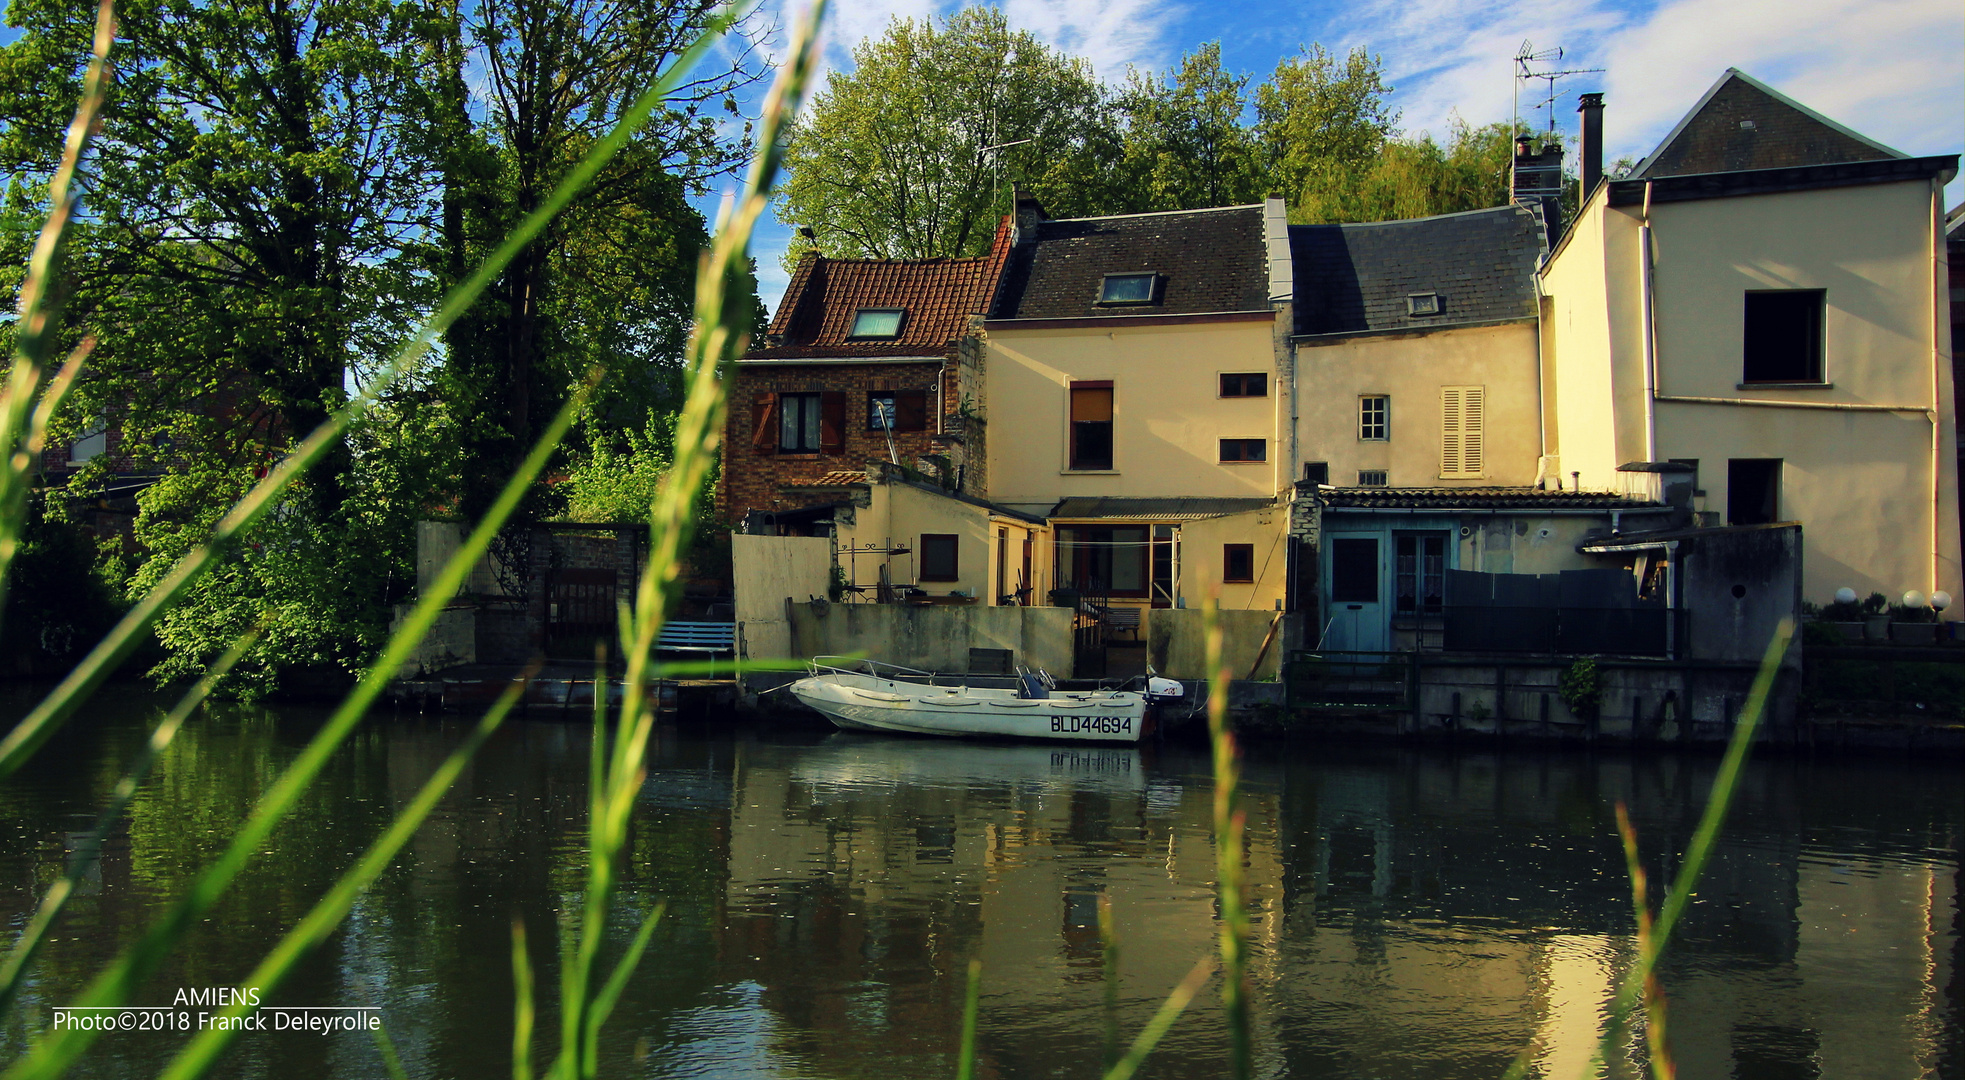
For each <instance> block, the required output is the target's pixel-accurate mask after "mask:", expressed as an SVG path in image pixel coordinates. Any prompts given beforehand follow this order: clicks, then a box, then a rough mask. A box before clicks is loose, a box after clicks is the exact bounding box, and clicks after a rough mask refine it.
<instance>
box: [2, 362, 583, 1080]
mask: <svg viewBox="0 0 1965 1080" xmlns="http://www.w3.org/2000/svg"><path fill="white" fill-rule="evenodd" d="M591 386H592V384H591V382H590V383H589V384H588V387H587V388H583V389H582V390H581V391H580V392H579V393H576V394H574V395H573V396H572V399H571V400H569V401H568V402H567V403H566V406H565V407H564V408H562V409H561V410H560V411H559V413H558V415H556V416H555V417H553V422H552V423H551V424H550V425H548V427H547V429H546V433H545V434H544V435H542V436H540V440H539V443H538V445H536V446H534V447H533V449H532V453H531V454H529V455H528V456H527V457H526V459H525V462H524V463H523V464H522V465H520V467H519V470H518V472H516V473H514V474H513V476H512V478H511V479H510V480H509V481H507V483H506V485H505V490H504V491H502V492H500V493H499V496H498V500H497V501H496V502H494V503H493V504H492V506H491V509H490V510H489V511H487V512H486V514H485V517H484V520H483V521H480V522H479V523H478V525H477V527H476V528H475V529H473V530H472V532H471V535H470V536H469V537H468V538H466V539H465V541H464V543H462V544H461V545H459V546H458V548H457V550H456V552H454V553H453V554H452V555H451V558H450V561H449V562H447V563H445V564H444V567H443V570H442V571H441V572H439V573H438V575H437V579H436V582H435V584H434V585H433V586H432V587H431V589H430V590H429V592H428V593H426V594H425V595H423V596H421V597H419V598H418V599H417V602H416V605H415V607H413V608H412V609H411V610H410V613H409V615H408V616H407V617H405V618H404V619H403V622H402V625H401V626H400V627H399V628H398V630H397V632H396V634H395V635H394V636H393V637H391V638H390V640H389V643H388V645H386V646H385V647H384V648H383V650H382V656H381V658H380V659H378V660H377V661H376V662H375V663H374V664H372V665H370V666H369V668H368V670H367V671H366V672H365V673H364V674H363V676H362V679H361V682H359V683H358V684H357V685H356V686H355V689H354V690H353V691H351V692H350V693H349V695H348V697H347V698H345V699H343V701H342V702H341V704H340V705H339V706H338V707H337V708H336V709H335V711H334V713H333V715H331V716H330V717H329V718H328V720H327V722H326V723H325V724H323V725H322V726H321V728H320V730H319V731H317V732H315V734H314V737H313V738H312V739H311V740H309V741H308V743H307V746H306V747H305V748H304V749H303V750H302V751H301V752H300V755H299V756H298V757H297V758H295V759H294V761H293V763H292V764H290V765H288V766H287V768H286V770H285V771H284V772H282V773H281V774H280V777H279V779H278V780H276V781H274V783H273V786H272V787H271V788H269V789H268V790H267V792H266V794H264V795H262V796H261V797H260V800H259V805H258V806H257V807H255V808H254V810H253V813H252V815H251V816H250V817H248V818H247V819H246V821H245V823H244V824H243V825H241V826H240V827H239V831H238V832H237V833H235V834H234V835H233V837H232V840H231V842H230V843H229V844H228V845H227V846H226V848H225V851H224V852H223V853H221V854H220V855H219V857H218V858H217V859H216V860H215V861H214V862H213V863H212V864H211V865H210V866H208V867H206V868H205V870H204V871H203V872H202V873H200V874H199V875H198V877H197V878H196V879H195V880H194V881H193V882H192V883H191V887H190V888H189V889H188V890H187V891H186V892H185V893H184V894H183V895H181V896H179V897H178V898H176V900H174V901H173V902H172V904H171V906H170V907H169V908H168V909H167V910H166V911H165V913H164V915H163V916H162V917H161V918H160V919H158V920H157V922H156V923H155V924H154V925H153V926H152V927H151V928H150V930H149V931H148V932H146V933H145V934H144V936H143V937H142V938H140V939H138V941H137V942H136V943H135V944H134V945H131V946H130V947H129V948H127V949H125V950H124V951H123V953H122V954H121V955H120V956H118V957H117V958H116V960H115V961H114V962H113V963H111V964H110V965H109V966H108V967H107V968H105V969H104V970H103V971H102V972H100V973H98V974H97V976H96V977H95V979H94V980H93V981H91V982H90V984H89V986H88V988H87V989H85V990H84V991H83V992H82V995H81V996H80V997H79V998H77V999H76V1002H75V1004H77V1005H79V1006H86V1007H104V1006H111V1005H121V1004H123V1003H125V1002H127V1001H128V1000H129V996H130V994H131V993H133V992H134V991H135V990H136V988H137V987H138V986H140V985H141V984H142V983H143V981H144V979H146V978H148V977H149V975H150V973H151V972H153V971H154V970H156V967H157V965H158V964H159V963H160V962H161V961H162V960H163V957H164V955H165V954H166V953H167V952H169V951H170V949H171V948H172V947H173V946H175V945H176V943H177V940H178V938H180V937H182V936H183V934H184V933H185V932H186V931H187V930H189V929H190V928H191V926H192V925H193V923H194V922H195V921H196V920H197V919H198V918H199V917H200V916H201V915H203V914H204V912H205V911H207V910H208V909H209V908H210V907H211V905H212V904H213V903H215V902H217V900H218V897H219V895H220V894H222V893H223V892H224V891H225V889H226V887H227V886H229V885H230V884H231V882H232V879H233V878H234V877H236V876H238V873H239V871H240V870H242V869H244V867H245V864H246V861H247V860H248V859H250V858H251V857H252V855H253V854H254V853H255V852H258V851H260V850H262V849H263V848H264V846H265V841H266V839H267V837H268V836H270V835H271V834H272V832H273V829H274V828H275V827H276V826H278V825H279V823H280V821H281V820H282V819H283V818H285V817H286V814H287V812H288V811H289V810H291V809H292V808H293V806H294V804H295V803H296V802H298V801H299V799H300V796H301V795H302V794H303V793H304V792H305V791H306V790H307V788H308V786H309V785H311V784H312V783H313V781H314V778H315V777H316V776H318V775H319V774H320V771H321V769H322V768H324V767H325V766H326V765H327V762H328V760H329V759H330V758H331V757H332V756H333V754H334V752H335V750H336V749H337V748H338V747H339V746H340V745H341V743H342V741H343V740H344V739H346V738H347V737H348V733H349V732H351V731H353V730H354V727H355V725H356V724H357V723H359V722H360V721H361V718H362V717H363V716H364V715H366V714H367V712H368V707H369V705H370V704H371V703H373V702H374V700H375V698H376V697H377V696H378V695H379V694H381V692H382V690H383V688H384V687H385V686H387V685H388V683H389V680H390V679H392V678H393V677H394V675H395V673H396V671H397V670H398V669H399V668H400V667H401V666H402V663H403V661H404V660H406V659H408V657H409V654H410V652H411V651H412V650H413V649H415V647H416V645H417V643H419V642H420V641H422V640H423V635H424V634H426V633H427V632H428V631H429V629H430V626H431V624H432V623H434V622H435V621H436V618H437V613H438V612H439V611H441V610H442V608H443V606H444V605H445V604H446V603H448V602H449V598H450V597H452V596H455V595H456V593H457V590H458V589H459V588H460V587H462V585H463V584H464V578H465V576H466V575H467V574H469V573H470V569H471V567H472V566H474V565H476V563H477V561H478V559H479V557H480V556H482V555H483V554H484V552H485V550H486V549H487V548H488V547H489V546H490V544H491V538H492V536H493V535H495V534H496V533H497V531H498V530H499V528H501V527H502V526H503V525H504V523H505V521H506V520H507V519H508V518H509V517H510V516H511V515H512V512H513V511H514V510H516V509H517V508H518V504H519V501H520V500H521V499H522V498H524V496H525V492H526V490H527V488H528V487H530V485H531V483H532V481H533V479H534V478H536V477H537V476H538V475H539V473H540V472H541V471H542V470H543V469H544V468H545V466H546V462H547V460H548V459H550V458H551V456H552V453H553V450H554V448H555V447H557V446H558V445H559V442H560V440H561V439H562V438H564V437H565V435H566V432H567V429H568V428H570V427H571V426H572V424H573V418H574V417H575V416H576V415H578V413H579V410H580V409H581V408H582V407H583V406H584V404H585V401H586V396H587V389H590V388H591ZM241 985H244V984H241ZM95 1035H96V1033H95V1032H92V1031H78V1030H76V1029H74V1028H64V1029H62V1030H61V1031H58V1032H52V1033H50V1034H48V1035H47V1036H45V1037H44V1038H43V1039H42V1040H41V1041H40V1042H39V1043H37V1044H36V1045H35V1047H34V1049H33V1051H32V1052H31V1053H30V1055H29V1056H28V1057H27V1058H25V1059H23V1060H21V1061H19V1062H17V1063H15V1065H14V1066H13V1067H12V1068H10V1069H8V1070H7V1072H6V1073H4V1074H0V1076H4V1077H7V1078H13V1077H18V1076H56V1075H59V1074H60V1072H61V1071H62V1070H63V1069H65V1068H67V1067H68V1064H69V1063H70V1062H72V1061H73V1060H74V1059H75V1057H76V1056H77V1055H79V1054H80V1053H81V1052H82V1050H83V1049H84V1048H86V1047H87V1046H88V1045H89V1044H90V1043H91V1042H93V1041H94V1039H95Z"/></svg>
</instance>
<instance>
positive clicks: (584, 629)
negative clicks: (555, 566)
mask: <svg viewBox="0 0 1965 1080" xmlns="http://www.w3.org/2000/svg"><path fill="white" fill-rule="evenodd" d="M614 583H615V574H614V571H612V570H595V569H589V568H576V569H569V570H554V571H552V572H551V573H550V574H548V575H547V578H546V655H547V656H549V657H552V658H553V659H555V660H592V659H593V658H594V645H595V644H596V643H599V642H609V643H611V642H612V641H613V640H614V630H615V626H616V620H615V615H614Z"/></svg>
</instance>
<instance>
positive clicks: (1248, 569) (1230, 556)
mask: <svg viewBox="0 0 1965 1080" xmlns="http://www.w3.org/2000/svg"><path fill="white" fill-rule="evenodd" d="M1221 580H1223V581H1228V582H1236V581H1240V582H1253V581H1254V580H1255V545H1254V544H1223V545H1221Z"/></svg>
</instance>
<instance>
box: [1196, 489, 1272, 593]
mask: <svg viewBox="0 0 1965 1080" xmlns="http://www.w3.org/2000/svg"><path fill="white" fill-rule="evenodd" d="M1288 532H1289V511H1288V509H1287V508H1285V507H1281V506H1276V507H1265V508H1263V509H1261V510H1251V511H1249V512H1247V513H1242V514H1229V515H1227V516H1225V517H1218V518H1206V519H1203V520H1201V521H1189V522H1187V523H1185V524H1183V525H1182V526H1181V527H1180V562H1181V566H1180V593H1179V595H1180V597H1181V599H1182V600H1183V601H1185V602H1186V604H1187V606H1188V607H1189V608H1192V609H1194V610H1197V611H1198V610H1199V609H1200V607H1201V604H1202V601H1203V600H1205V599H1206V598H1207V596H1208V594H1209V593H1210V592H1212V591H1213V590H1215V589H1219V590H1221V591H1220V594H1219V595H1220V597H1221V600H1220V604H1221V609H1222V610H1223V611H1241V610H1261V611H1269V610H1272V609H1274V608H1275V606H1276V602H1277V601H1279V600H1281V599H1282V598H1283V584H1284V580H1283V579H1284V576H1285V575H1284V570H1285V568H1286V567H1287V565H1288V559H1287V558H1286V552H1287V551H1288V548H1289V545H1288V543H1287V539H1288ZM1228 544H1248V545H1249V546H1250V547H1251V548H1253V549H1254V555H1255V581H1254V582H1252V583H1243V582H1229V581H1224V580H1222V577H1223V570H1224V567H1223V560H1224V558H1225V555H1224V552H1223V550H1222V549H1223V548H1224V547H1225V546H1226V545H1228Z"/></svg>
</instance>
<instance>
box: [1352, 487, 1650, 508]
mask: <svg viewBox="0 0 1965 1080" xmlns="http://www.w3.org/2000/svg"><path fill="white" fill-rule="evenodd" d="M1317 497H1318V498H1319V499H1321V500H1322V501H1323V504H1324V506H1325V507H1327V508H1328V509H1332V510H1353V509H1355V510H1381V509H1386V510H1390V509H1429V510H1430V509H1438V510H1650V509H1654V508H1656V507H1657V506H1658V504H1657V503H1652V502H1645V501H1640V500H1636V499H1631V498H1627V497H1625V496H1623V495H1619V494H1617V493H1615V492H1609V491H1544V490H1542V489H1540V488H1531V487H1519V488H1517V487H1480V488H1476V487H1468V488H1447V487H1429V488H1395V487H1350V488H1332V487H1326V488H1319V489H1318V491H1317Z"/></svg>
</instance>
